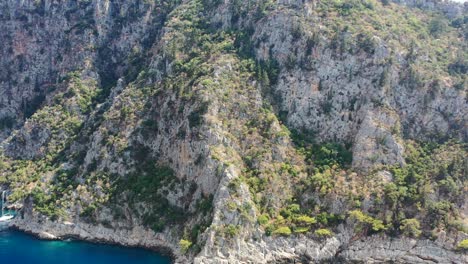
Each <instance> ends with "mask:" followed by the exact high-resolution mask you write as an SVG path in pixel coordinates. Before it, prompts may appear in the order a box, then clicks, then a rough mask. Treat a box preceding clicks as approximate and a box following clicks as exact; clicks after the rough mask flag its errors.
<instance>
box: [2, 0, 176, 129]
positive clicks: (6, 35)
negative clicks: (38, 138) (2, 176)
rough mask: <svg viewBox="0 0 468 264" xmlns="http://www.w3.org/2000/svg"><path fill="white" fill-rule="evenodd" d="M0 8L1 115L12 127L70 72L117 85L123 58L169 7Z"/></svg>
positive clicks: (68, 4)
mask: <svg viewBox="0 0 468 264" xmlns="http://www.w3.org/2000/svg"><path fill="white" fill-rule="evenodd" d="M0 12H1V14H0V17H1V20H2V24H1V32H2V36H1V40H2V43H3V45H2V46H1V50H0V54H1V56H2V58H3V59H2V61H1V63H2V64H1V67H2V71H1V73H0V74H1V75H0V95H1V97H0V98H1V99H0V100H1V101H0V120H12V121H11V122H8V123H6V124H5V127H7V129H6V131H10V129H11V128H12V127H14V126H15V125H16V126H20V125H21V124H22V122H23V120H24V119H25V118H28V117H30V116H31V115H32V114H34V112H35V111H36V110H37V109H39V108H40V107H41V106H43V105H44V103H45V102H46V100H47V99H48V97H49V96H50V94H53V93H54V91H55V90H56V89H57V88H58V86H59V83H60V81H61V78H64V76H65V75H66V74H67V73H69V72H72V71H78V70H79V71H83V70H84V71H86V75H88V76H90V77H94V78H96V79H97V80H98V81H99V82H100V83H101V85H102V86H103V87H105V88H106V89H109V88H110V87H111V86H113V85H115V84H116V81H117V79H118V76H122V75H124V72H125V71H126V69H128V67H129V65H128V62H127V61H126V58H127V57H128V56H129V55H130V54H131V53H132V52H133V54H134V55H135V56H136V55H139V54H138V52H139V51H142V50H144V49H147V48H148V47H149V46H150V45H151V43H152V42H153V41H154V38H155V36H156V35H157V34H158V30H159V29H160V28H161V27H162V22H163V20H164V15H165V13H166V12H167V11H164V10H162V8H161V7H158V6H156V5H155V4H153V5H149V4H148V5H145V4H143V2H142V1H137V2H132V3H129V2H125V1H120V2H119V1H33V0H31V1H3V2H2V3H1V11H0ZM136 17H143V19H135V18H136ZM128 77H130V78H132V76H128ZM5 136H6V134H5V132H3V133H2V137H5Z"/></svg>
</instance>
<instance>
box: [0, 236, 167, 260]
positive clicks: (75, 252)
mask: <svg viewBox="0 0 468 264" xmlns="http://www.w3.org/2000/svg"><path fill="white" fill-rule="evenodd" d="M0 263H5V264H6V263H15V264H23V263H24V264H36V263H37V264H58V263H60V264H78V263H79V264H83V263H84V264H94V263H96V264H97V263H99V264H107V263H109V264H110V263H112V264H118V263H131V264H143V263H144V264H168V263H170V259H169V258H167V257H163V256H161V255H159V254H157V253H154V252H152V251H149V250H144V249H136V248H124V247H119V246H110V245H101V244H93V243H87V242H79V241H72V242H64V241H43V240H38V239H35V238H34V237H32V236H30V235H27V234H24V233H21V232H17V231H9V230H8V231H0Z"/></svg>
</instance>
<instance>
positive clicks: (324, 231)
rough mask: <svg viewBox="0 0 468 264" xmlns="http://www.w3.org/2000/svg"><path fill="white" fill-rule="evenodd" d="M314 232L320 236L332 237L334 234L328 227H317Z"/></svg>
mask: <svg viewBox="0 0 468 264" xmlns="http://www.w3.org/2000/svg"><path fill="white" fill-rule="evenodd" d="M314 234H315V235H316V236H318V237H331V236H332V235H333V233H332V232H331V231H330V230H328V229H326V228H320V229H317V230H315V232H314Z"/></svg>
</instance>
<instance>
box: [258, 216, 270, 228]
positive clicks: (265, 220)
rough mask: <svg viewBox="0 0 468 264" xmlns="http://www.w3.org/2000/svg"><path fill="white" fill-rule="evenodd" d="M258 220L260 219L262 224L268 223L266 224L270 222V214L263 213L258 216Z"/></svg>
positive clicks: (259, 221)
mask: <svg viewBox="0 0 468 264" xmlns="http://www.w3.org/2000/svg"><path fill="white" fill-rule="evenodd" d="M257 221H258V223H259V224H260V225H262V226H263V225H266V224H267V223H268V221H269V217H268V215H264V214H263V215H261V216H259V217H258V219H257Z"/></svg>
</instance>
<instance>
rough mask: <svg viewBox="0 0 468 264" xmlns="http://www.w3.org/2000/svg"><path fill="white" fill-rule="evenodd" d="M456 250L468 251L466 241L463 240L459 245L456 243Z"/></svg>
mask: <svg viewBox="0 0 468 264" xmlns="http://www.w3.org/2000/svg"><path fill="white" fill-rule="evenodd" d="M457 249H459V250H464V251H466V250H468V239H463V240H462V241H461V242H460V243H458V245H457Z"/></svg>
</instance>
